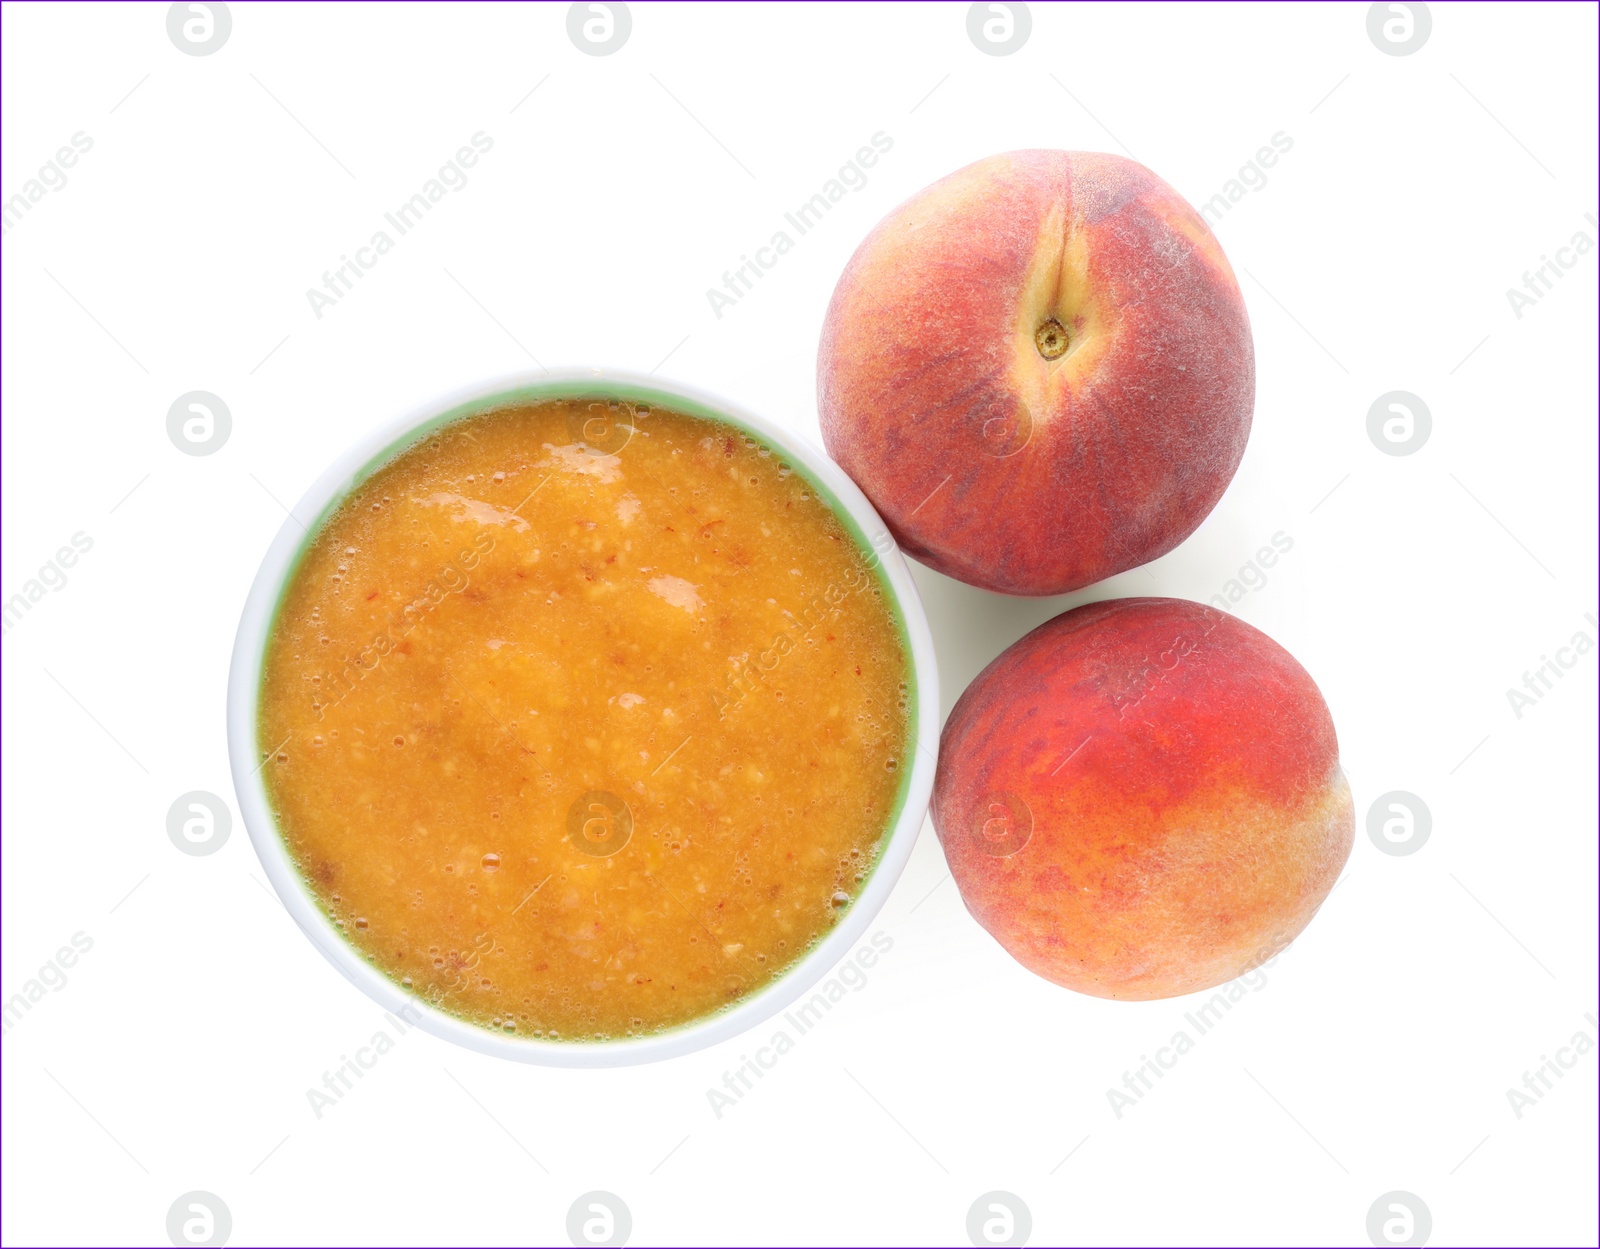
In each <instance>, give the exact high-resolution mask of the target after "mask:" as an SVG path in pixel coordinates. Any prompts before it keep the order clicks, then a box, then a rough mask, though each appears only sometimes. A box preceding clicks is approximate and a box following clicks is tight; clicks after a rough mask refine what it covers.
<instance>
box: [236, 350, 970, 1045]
mask: <svg viewBox="0 0 1600 1249" xmlns="http://www.w3.org/2000/svg"><path fill="white" fill-rule="evenodd" d="M580 398H599V399H606V398H615V399H625V400H633V401H635V402H641V403H642V402H648V403H651V404H652V405H655V406H659V407H663V408H668V409H673V410H676V411H679V412H683V413H685V414H687V415H690V416H702V417H709V418H711V419H713V420H718V421H722V422H724V423H726V424H729V425H732V426H735V427H736V428H739V429H743V430H746V431H747V432H749V433H750V434H752V435H753V436H754V437H756V438H757V439H759V440H760V441H761V442H763V443H765V444H767V445H768V446H771V447H773V448H775V449H781V451H782V453H783V454H784V456H785V457H786V459H787V460H788V462H789V463H790V464H791V465H792V466H793V467H794V469H795V471H796V472H798V473H800V474H801V475H803V476H804V477H806V478H807V479H809V480H810V482H811V484H812V485H813V486H814V487H815V488H816V491H817V497H818V498H820V499H821V500H823V501H824V502H825V503H828V504H830V505H831V507H832V510H833V511H834V513H835V514H836V515H838V516H839V518H840V520H841V521H842V522H843V523H844V525H845V528H846V530H847V531H849V532H850V533H851V534H852V535H853V536H854V537H855V539H856V541H857V542H858V543H859V544H860V546H861V549H862V552H863V554H864V555H865V556H867V558H868V560H869V563H870V562H876V564H877V568H878V571H879V574H880V576H881V579H882V581H883V583H884V586H885V588H886V590H887V597H888V600H889V602H890V603H891V604H892V605H893V607H894V609H895V611H896V613H897V615H898V616H899V620H900V623H901V626H902V630H903V635H904V636H903V641H904V644H905V647H906V650H907V653H908V655H909V659H910V668H911V675H910V678H909V680H908V682H907V686H908V689H907V695H908V707H909V709H910V715H911V731H912V733H913V735H914V736H913V741H914V744H915V745H916V749H915V750H914V751H913V752H912V766H911V767H910V769H908V771H907V772H906V774H905V779H904V781H903V782H902V785H903V788H902V790H901V801H900V805H899V807H898V809H897V811H896V814H895V816H894V818H893V824H892V826H891V828H890V829H889V832H888V836H887V838H886V839H885V841H884V842H883V846H882V851H881V853H880V855H879V857H878V862H877V865H876V866H875V867H874V868H873V870H872V873H871V874H870V875H869V876H868V878H867V880H866V881H865V883H864V885H863V887H862V889H861V890H860V892H859V893H858V895H857V897H856V899H855V901H854V902H853V903H852V904H851V906H850V908H849V909H848V910H847V911H846V912H845V913H844V916H843V918H842V919H841V920H840V921H839V923H838V924H837V925H836V926H835V927H834V928H832V929H831V930H830V931H829V932H828V934H827V935H826V936H825V937H823V938H822V939H821V940H820V941H818V942H817V944H816V945H815V946H813V947H812V948H811V949H810V950H809V951H808V952H807V953H805V954H804V955H803V956H801V957H800V958H799V959H798V960H796V961H795V963H794V964H793V965H792V966H791V967H790V968H789V969H788V970H787V971H786V972H784V973H783V974H782V975H781V976H779V977H777V978H776V979H775V980H773V981H771V982H770V983H768V984H767V985H765V986H764V987H763V988H761V989H760V990H758V991H756V992H755V993H752V994H750V995H749V996H748V997H746V998H744V999H742V1000H741V1001H739V1002H738V1003H736V1004H735V1005H733V1006H731V1007H728V1008H725V1009H723V1010H721V1011H718V1012H716V1013H714V1014H710V1015H706V1016H704V1017H702V1018H700V1019H697V1020H693V1021H690V1022H688V1023H685V1024H681V1025H679V1026H677V1027H675V1028H671V1029H668V1030H666V1031H663V1032H658V1033H654V1034H652V1035H650V1036H645V1037H633V1038H628V1039H624V1040H616V1041H603V1042H601V1041H546V1040H537V1039H534V1038H531V1037H522V1036H517V1035H515V1034H506V1033H500V1032H492V1031H490V1030H489V1029H487V1028H482V1027H479V1026H477V1025H475V1024H471V1023H468V1022H466V1021H465V1020H463V1019H458V1018H457V1017H455V1016H454V1015H450V1014H446V1013H445V1012H443V1011H441V1010H438V1009H437V1008H435V1007H433V1006H431V1005H430V1004H428V1003H427V1002H425V1001H424V1000H423V999H422V998H420V997H417V996H415V995H413V994H411V993H408V992H407V991H406V990H404V989H402V988H401V987H400V986H399V985H398V984H396V983H395V982H394V981H392V980H390V979H389V978H388V977H387V976H385V975H383V974H382V973H381V972H379V971H378V970H377V968H375V967H374V966H373V965H372V964H371V963H369V962H368V961H367V960H366V959H365V958H364V957H363V956H362V955H361V954H360V952H359V951H357V949H356V948H355V947H354V946H353V945H351V944H349V943H348V942H347V941H346V940H345V938H344V936H343V935H342V934H341V933H340V932H339V930H338V929H337V928H335V927H334V925H333V922H332V920H331V918H330V917H329V916H328V914H327V913H326V912H325V911H324V910H323V909H322V908H321V907H320V906H319V905H318V903H317V900H316V897H315V895H313V894H312V892H311V891H310V889H309V888H308V887H307V885H306V883H305V881H304V880H303V879H302V878H301V875H300V872H299V869H298V868H297V867H296V866H295V864H294V861H293V859H292V858H291V857H290V854H289V850H288V847H287V846H286V845H285V843H284V840H283V838H282V836H281V835H280V834H279V831H278V827H277V822H276V820H275V819H274V817H273V814H272V808H271V806H270V805H269V803H268V801H267V793H266V787H265V783H264V781H263V779H262V764H263V763H264V761H265V757H266V754H267V753H270V747H272V745H273V743H266V745H265V746H263V745H262V744H261V743H259V742H258V741H257V731H256V729H257V720H258V716H257V705H258V697H259V694H260V689H261V670H262V662H263V659H264V658H265V654H266V646H267V641H268V638H269V636H270V633H271V629H272V624H273V619H274V617H275V615H276V612H277V607H278V603H279V600H280V598H281V597H282V594H283V591H284V588H285V585H286V583H287V582H288V580H289V578H290V576H291V574H292V573H293V571H294V569H295V567H296V565H297V563H298V561H299V557H300V554H301V552H302V550H303V549H304V548H305V547H306V545H307V544H308V543H309V541H310V539H311V536H313V535H315V534H316V533H317V532H318V530H319V529H320V528H321V526H322V524H323V522H324V521H326V519H327V518H328V517H329V516H330V515H331V514H332V512H333V510H334V509H335V508H336V507H337V506H338V505H339V504H340V503H341V502H343V500H344V499H345V498H346V497H347V496H348V495H349V494H350V492H351V491H353V490H354V489H355V488H356V487H357V486H359V485H360V484H361V483H362V482H363V481H365V480H366V479H367V477H369V476H370V475H371V474H372V473H373V472H374V471H375V470H376V469H377V468H379V467H380V466H381V465H383V464H385V463H387V462H389V461H390V460H392V459H393V458H394V457H395V456H396V455H398V454H399V453H400V452H402V451H404V450H405V449H406V448H407V447H409V446H411V445H412V444H413V443H415V442H416V441H417V440H418V439H419V438H421V437H423V436H424V435H426V434H428V433H430V432H432V431H433V430H435V429H437V428H439V427H440V426H442V425H445V424H448V423H450V422H453V421H457V420H461V419H463V418H465V417H468V416H471V415H474V414H476V413H480V412H485V411H489V410H492V409H495V408H500V407H504V406H506V405H508V404H513V403H523V402H534V401H538V400H543V399H580ZM938 740H939V677H938V668H937V666H936V664H935V661H934V654H933V639H932V638H931V637H930V636H929V633H928V622H927V618H926V617H925V616H924V615H923V614H922V603H921V601H920V600H919V599H918V598H917V591H916V587H915V586H914V585H913V584H912V581H911V575H910V573H909V572H908V571H907V570H906V566H905V562H904V560H903V559H902V558H901V556H900V551H899V548H898V547H896V545H895V543H894V539H893V538H892V537H891V536H890V534H889V530H888V528H887V527H886V526H885V525H884V523H883V521H882V519H881V518H880V517H879V516H878V513H877V512H876V511H875V510H873V507H872V504H870V503H869V502H867V498H866V496H865V495H864V494H862V493H861V491H860V490H859V489H858V488H857V487H856V484H855V483H854V482H853V481H851V480H850V479H849V478H848V477H847V476H845V474H844V472H843V470H842V469H840V468H839V467H838V466H837V465H836V464H834V463H833V461H831V460H829V459H828V458H827V456H826V455H825V454H823V452H821V451H820V450H818V449H817V448H815V447H813V446H811V445H810V444H808V443H806V442H805V441H804V440H802V439H801V438H798V437H796V436H795V435H794V434H791V433H789V432H788V431H786V430H783V429H779V428H778V427H777V426H775V425H772V424H770V423H769V422H767V421H765V420H762V419H761V418H760V417H758V416H755V415H753V414H751V413H749V412H746V411H745V410H743V409H742V408H740V407H738V406H737V405H736V404H732V403H729V402H727V401H726V400H724V399H720V398H718V397H716V396H714V395H711V394H708V393H706V392H704V391H701V390H697V389H695V388H693V387H689V386H683V385H680V384H678V383H669V382H663V381H660V380H657V379H655V378H650V377H642V376H639V375H637V374H631V373H622V372H615V371H612V370H605V371H601V370H579V369H569V370H563V371H557V372H550V373H540V374H524V375H519V376H516V377H511V378H507V379H503V380H501V381H497V382H493V383H490V384H485V385H479V386H473V387H470V388H467V389H465V390H461V391H458V392H456V393H455V394H452V395H447V396H445V397H444V398H443V399H440V400H438V401H436V402H434V403H430V404H427V405H426V406H425V407H423V408H421V409H419V410H418V411H415V412H413V413H411V414H410V415H409V416H407V417H405V418H404V419H402V420H400V421H398V422H396V423H395V424H392V425H389V426H387V427H385V428H384V429H381V430H379V431H378V432H376V433H374V434H373V435H372V436H371V437H369V438H367V439H364V440H363V441H362V442H361V443H360V444H359V445H357V446H355V447H353V448H351V450H350V451H349V452H348V453H346V454H345V455H343V456H341V457H340V458H339V460H338V461H337V462H336V463H335V464H334V465H333V466H332V467H331V468H329V469H328V471H327V472H325V473H324V474H323V475H322V476H321V477H320V478H318V480H317V482H316V484H315V485H313V486H312V487H311V489H310V490H308V491H307V492H306V494H305V497H304V498H302V499H301V500H300V502H299V504H298V505H297V506H296V507H295V508H294V511H293V513H292V515H291V516H290V518H289V519H288V520H286V521H285V522H284V525H283V527H282V528H281V529H280V530H279V531H278V536H277V537H276V538H275V539H274V540H273V543H272V546H271V547H270V548H269V549H268V551H267V554H266V558H265V559H263V560H262V562H261V570H260V571H259V572H258V573H257V574H256V579H255V584H254V585H252V586H251V587H250V596H249V598H248V599H246V600H245V606H244V615H243V618H242V619H241V620H240V621H239V635H238V637H237V639H236V640H235V642H234V647H233V663H232V667H231V669H230V671H229V674H228V757H229V760H230V762H231V764H232V768H233V785H234V791H235V793H236V795H237V797H238V801H239V809H240V812H241V814H242V815H243V816H244V822H245V826H246V827H247V828H248V829H249V830H250V840H251V841H252V842H253V843H254V844H255V848H256V853H257V854H258V855H259V856H260V858H261V865H262V867H263V868H265V869H266V873H267V879H268V880H270V881H271V882H272V887H273V888H274V889H276V890H277V892H278V896H279V898H281V899H282V900H283V905H284V906H285V907H286V908H287V909H288V911H289V914H290V916H291V917H293V919H294V921H295V922H296V923H297V924H299V926H300V928H301V930H302V931H303V932H304V933H305V934H306V936H308V937H309V938H311V940H312V942H313V943H314V944H315V945H316V946H317V948H318V949H320V950H321V951H322V953H323V954H324V955H325V956H326V957H327V959H328V961H329V962H331V963H332V964H333V965H334V966H335V967H337V968H338V969H339V970H340V971H341V972H343V973H344V974H345V976H346V977H347V978H348V979H349V980H350V981H351V982H352V983H353V984H354V985H356V987H357V988H359V989H361V990H362V991H363V992H364V993H366V994H367V995H368V996H369V997H371V998H372V999H373V1000H375V1001H376V1002H377V1003H378V1004H379V1005H380V1006H383V1007H384V1008H385V1009H386V1010H389V1011H391V1012H393V1013H395V1014H402V1013H403V1016H404V1017H405V1018H406V1019H408V1020H410V1021H412V1022H414V1023H416V1024H418V1025H420V1026H421V1027H423V1028H426V1029H427V1030H428V1031H429V1032H432V1033H434V1034H435V1035H437V1036H441V1037H444V1038H445V1039H446V1040H449V1041H454V1042H456V1043H457V1044H458V1045H464V1046H466V1047H467V1048H469V1049H475V1050H478V1051H480V1052H482V1053H485V1054H497V1055H499V1056H500V1057H503V1058H513V1059H516V1060H518V1061H520V1062H530V1063H542V1064H544V1065H546V1066H552V1067H611V1066H622V1065H625V1064H629V1063H642V1062H651V1061H654V1060H656V1059H661V1058H673V1057H676V1056H678V1055H680V1054H687V1053H690V1052H692V1051H694V1050H698V1049H704V1048H705V1047H707V1046H710V1045H715V1044H717V1043H718V1042H720V1041H725V1040H727V1039H728V1038H729V1037H733V1036H737V1035H738V1034H739V1033H741V1032H743V1031H745V1030H746V1029H748V1028H752V1027H754V1026H755V1025H756V1024H758V1023H761V1022H762V1021H763V1020H766V1019H770V1018H771V1017H772V1016H774V1015H776V1014H777V1013H778V1012H780V1011H782V1010H783V1009H784V1008H785V1007H787V1006H789V1005H791V1004H792V1003H794V1002H795V1001H796V999H798V998H799V997H800V996H801V995H802V994H803V993H805V992H806V990H808V989H809V988H811V987H812V986H813V985H814V984H816V983H817V981H818V980H820V979H821V978H822V976H823V975H824V974H825V973H827V972H828V971H829V970H830V969H831V968H832V967H833V966H834V965H835V964H837V963H838V962H839V961H840V960H841V959H842V958H844V956H845V955H846V954H848V953H849V952H850V950H851V948H852V947H853V946H854V945H855V943H856V942H857V941H858V940H860V938H861V937H862V936H863V935H864V934H865V932H866V929H867V926H868V925H869V924H870V923H871V922H872V920H873V918H874V917H875V916H876V915H877V913H878V911H879V910H880V909H882V907H883V904H884V902H885V901H886V900H887V899H888V897H889V892H890V890H892V889H893V888H894V886H895V882H896V881H898V880H899V878H900V873H901V871H902V870H904V868H905V864H906V860H907V859H908V858H909V857H910V856H911V848H912V846H913V845H914V844H915V842H916V839H917V833H918V831H919V830H920V829H921V827H922V819H923V816H924V814H926V811H927V807H928V798H929V795H930V794H931V793H932V790H933V772H934V763H935V756H936V752H937V748H938V747H937V743H938Z"/></svg>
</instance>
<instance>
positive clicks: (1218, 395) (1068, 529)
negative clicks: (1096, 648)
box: [817, 151, 1255, 595]
mask: <svg viewBox="0 0 1600 1249" xmlns="http://www.w3.org/2000/svg"><path fill="white" fill-rule="evenodd" d="M817 382H818V400H819V406H820V415H821V424H822V434H823V440H824V442H825V443H826V444H827V448H828V452H829V454H830V455H831V456H832V457H833V458H834V459H835V460H836V461H837V462H838V463H839V465H840V466H841V467H843V468H844V470H845V471H846V472H847V473H849V474H850V476H851V477H853V478H854V479H855V480H856V482H857V483H858V484H859V485H860V486H861V488H862V490H864V491H865V492H866V494H867V495H868V496H869V497H870V498H871V500H872V502H873V503H874V504H875V505H876V507H877V509H878V511H879V512H880V513H881V514H882V515H883V517H884V519H885V521H887V522H888V525H889V527H890V529H891V530H892V531H893V533H894V536H895V538H896V539H897V540H898V542H899V543H900V546H901V547H902V548H903V549H904V550H905V551H906V552H907V553H909V554H911V555H913V556H915V557H916V558H917V559H919V560H921V561H922V562H923V563H925V564H928V565H929V566H930V567H933V568H935V569H937V570H939V571H940V572H943V573H946V574H948V575H949V576H952V577H956V578H959V579H960V580H962V581H966V582H969V583H971V584H973V585H977V586H983V587H985V588H987V589H991V590H998V591H1001V592H1003V593H1007V594H1026V595H1045V594H1059V593H1062V592H1065V591H1067V590H1073V589H1077V588H1078V587H1080V586H1085V585H1088V584H1090V583H1091V582H1095V581H1099V580H1101V579H1103V578H1105V577H1109V576H1112V575H1113V574H1115V573H1118V572H1122V571H1124V570H1126V569H1129V568H1133V567H1136V566H1138V565H1139V564H1143V563H1146V562H1148V561H1150V560H1152V559H1155V558H1156V557H1158V556H1160V555H1163V554H1165V553H1166V552H1168V551H1170V550H1172V548H1173V547H1175V546H1177V545H1178V543H1179V542H1181V541H1182V540H1183V539H1184V538H1186V537H1187V536H1188V535H1189V534H1190V533H1192V532H1193V531H1194V529H1195V527H1196V526H1197V525H1199V523H1200V522H1201V521H1202V520H1203V519H1204V518H1205V516H1206V515H1207V513H1209V512H1210V510H1211V509H1212V507H1213V506H1214V505H1215V504H1216V502H1217V500H1218V499H1219V498H1220V497H1221V496H1222V492H1223V491H1224V490H1225V489H1226V488H1227V485H1228V482H1229V481H1230V480H1231V479H1232V477H1233V473H1234V470H1235V469H1236V468H1237V467H1238V465H1239V460H1240V457H1241V456H1243V454H1244V448H1245V442H1246V439H1247V438H1248V436H1249V433H1250V417H1251V412H1252V409H1253V407H1254V403H1255V355H1254V348H1253V346H1252V343H1251V337H1250V323H1249V319H1248V317H1247V315H1246V312H1245V306H1244V300H1243V298H1242V297H1241V295H1240V293H1239V286H1238V282H1237V281H1236V280H1235V278H1234V275H1233V270H1232V269H1231V268H1230V267H1229V265H1228V261H1227V258H1226V257H1224V256H1223V254H1222V249H1221V247H1220V246H1219V245H1218V243H1217V240H1216V239H1215V238H1214V237H1213V236H1212V234H1211V231H1210V230H1209V229H1208V228H1207V226H1206V224H1205V222H1204V221H1203V220H1201V218H1200V216H1199V215H1198V214H1197V213H1196V212H1195V211H1194V210H1193V209H1192V208H1190V207H1189V205H1188V204H1187V203H1185V202H1184V200H1183V199H1182V198H1181V197H1180V196H1179V195H1178V194H1177V192H1175V191H1173V190H1172V188H1171V187H1169V186H1167V184H1166V183H1164V182H1163V181H1162V180H1161V179H1160V178H1158V177H1156V175H1155V174H1153V173H1151V172H1150V171H1149V170H1148V169H1146V168H1144V167H1143V166H1142V165H1138V164H1136V163H1134V162H1133V161H1130V160H1125V159H1123V158H1121V157H1119V156H1109V155H1104V154H1100V153H1086V152H1056V151H1023V152H1010V153H1006V154H1004V155H1001V156H993V157H990V158H989V159H987V160H982V161H979V162H977V163H976V164H973V165H969V166H967V167H966V168H965V169H961V170H959V171H957V172H956V173H953V174H951V175H950V176H949V177H947V178H944V179H943V180H941V181H939V182H936V183H934V184H933V185H932V186H930V187H928V188H927V189H926V190H924V191H922V192H920V193H919V194H917V195H916V196H914V197H912V199H910V200H909V201H907V202H906V203H905V204H903V205H901V206H900V207H899V208H897V209H896V210H895V211H894V212H892V213H891V214H890V215H889V216H888V217H887V218H885V219H884V220H883V221H882V222H880V223H879V224H878V226H877V227H876V228H875V229H874V230H873V231H872V233H871V234H870V235H868V237H867V238H866V240H865V241H864V242H863V243H862V244H861V246H860V247H859V248H858V249H857V251H856V253H855V255H854V256H853V257H852V258H851V260H850V263H849V265H848V266H847V267H846V269H845V272H844V275H843V277H841V279H840V280H839V284H838V287H837V288H836V289H835V291H834V294H833V300H832V302H831V304H830V305H829V308H828V313H827V318H826V321H825V323H824V326H823V332H822V342H821V348H820V351H819V354H818V363H817Z"/></svg>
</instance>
